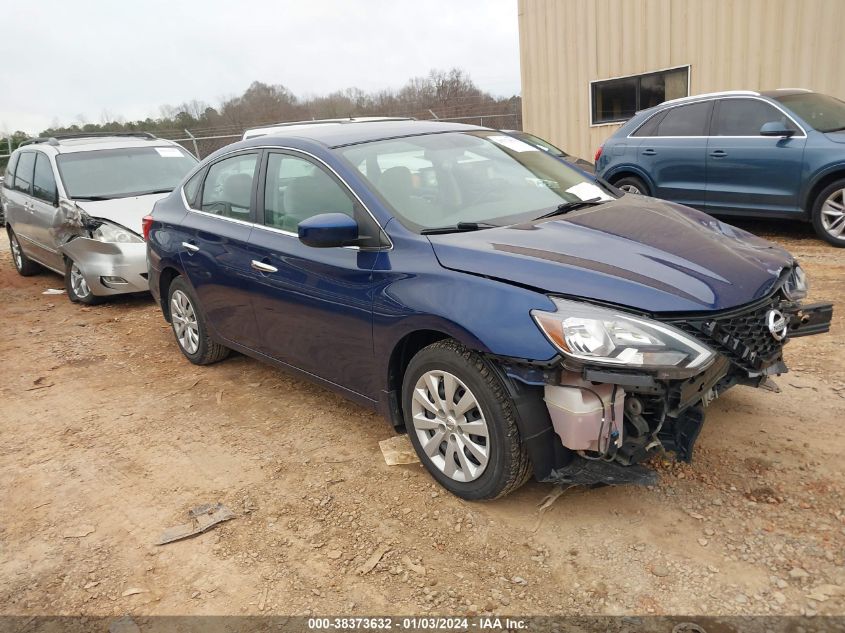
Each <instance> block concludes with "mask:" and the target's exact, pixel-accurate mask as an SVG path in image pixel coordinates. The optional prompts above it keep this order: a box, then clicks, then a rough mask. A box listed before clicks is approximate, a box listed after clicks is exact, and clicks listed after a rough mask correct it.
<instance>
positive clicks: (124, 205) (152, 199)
mask: <svg viewBox="0 0 845 633" xmlns="http://www.w3.org/2000/svg"><path fill="white" fill-rule="evenodd" d="M167 195H169V194H166V193H151V194H149V195H146V196H132V197H129V198H115V199H114V200H75V201H74V202H75V203H76V205H77V206H79V207H80V208H82V210H83V211H85V213H87V214H88V215H90V216H91V217H92V218H99V219H101V220H108V221H109V222H114V223H115V224H120V225H121V226H123V227H126V228H127V229H129V230H130V231H134V232H135V233H137V234H138V235H140V234H141V232H142V229H141V218H143V217H144V216H145V215H148V214H150V213H152V212H153V205H154V204H155V203H156V202H158V201H159V200H161V199H162V198H164V197H165V196H167Z"/></svg>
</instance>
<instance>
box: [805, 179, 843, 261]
mask: <svg viewBox="0 0 845 633" xmlns="http://www.w3.org/2000/svg"><path fill="white" fill-rule="evenodd" d="M812 216H813V228H814V229H815V230H816V234H817V235H818V236H819V237H820V238H822V239H823V240H825V241H826V242H828V243H829V244H833V245H834V246H838V247H840V248H842V247H845V178H843V179H841V180H837V181H836V182H832V183H831V184H829V185H828V186H827V187H825V188H824V189H822V190H821V191H820V192H819V195H817V196H816V199H815V201H814V202H813V211H812Z"/></svg>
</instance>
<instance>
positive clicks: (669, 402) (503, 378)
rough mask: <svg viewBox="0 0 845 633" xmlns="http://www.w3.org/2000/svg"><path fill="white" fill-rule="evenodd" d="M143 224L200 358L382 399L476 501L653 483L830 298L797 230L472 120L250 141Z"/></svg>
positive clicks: (765, 378)
mask: <svg viewBox="0 0 845 633" xmlns="http://www.w3.org/2000/svg"><path fill="white" fill-rule="evenodd" d="M144 232H145V238H146V239H147V244H148V265H149V277H150V289H151V291H152V293H153V295H154V296H155V297H156V299H157V300H158V301H159V303H160V305H161V309H162V311H163V313H164V317H165V318H166V319H167V320H168V321H169V322H170V323H171V324H172V327H173V332H174V335H175V338H176V342H177V344H178V346H179V349H180V350H181V352H182V354H184V356H185V357H186V358H187V359H188V360H189V361H190V362H192V363H194V364H196V365H206V364H209V363H213V362H216V361H220V360H222V359H223V358H225V357H226V356H227V354H228V353H229V351H230V350H237V351H239V352H241V353H244V354H247V355H249V356H252V357H254V358H257V359H260V360H263V361H266V362H268V363H271V364H274V365H276V366H278V367H280V368H284V369H287V370H290V371H293V372H296V373H298V374H300V375H302V376H305V377H307V378H308V379H311V380H313V381H316V382H317V383H319V384H321V385H324V386H325V387H327V388H329V389H332V390H334V391H337V392H339V393H341V394H344V395H345V396H347V397H349V398H352V399H354V400H355V401H357V402H359V403H361V404H363V405H365V406H368V407H372V408H373V409H375V410H378V411H380V412H382V413H383V414H384V416H385V417H386V418H387V419H388V420H389V421H390V422H391V423H392V425H393V426H394V427H395V429H397V430H398V431H400V432H407V433H408V435H409V437H410V440H411V442H412V444H413V446H414V448H415V449H416V451H417V453H418V454H419V457H420V459H421V461H422V463H423V464H424V465H425V467H426V468H427V469H428V470H429V472H430V473H431V474H432V476H433V477H434V478H435V479H436V480H437V481H438V482H440V483H441V484H442V485H443V486H444V487H445V488H447V489H448V490H450V491H451V492H453V493H454V494H456V495H458V496H460V497H463V498H465V499H491V498H495V497H499V496H501V495H504V494H506V493H508V492H510V491H512V490H514V489H516V488H517V487H519V486H520V485H521V484H522V483H524V482H525V481H526V480H527V479H528V478H530V477H531V476H532V474H533V475H534V476H536V477H537V478H538V479H539V480H541V481H554V482H569V483H580V484H593V483H623V482H644V481H650V480H651V473H650V471H648V470H647V469H646V468H645V467H643V466H642V465H640V463H641V462H643V461H645V460H647V459H648V458H649V457H651V456H652V455H654V454H655V453H657V452H660V451H662V450H670V451H674V452H676V453H677V455H678V456H679V457H680V458H681V459H687V460H688V459H690V458H691V456H692V451H693V444H694V442H695V439H696V437H697V436H698V432H699V430H700V427H701V424H702V422H703V420H704V408H705V406H706V405H707V403H709V402H710V401H711V400H712V399H713V398H715V397H717V396H719V395H720V394H721V393H723V392H724V391H725V390H726V389H728V388H730V387H732V386H733V385H737V384H742V385H747V386H751V387H761V386H762V387H769V386H771V376H772V375H773V374H779V373H782V372H785V371H786V366H785V365H784V362H783V356H782V350H783V345H784V344H785V343H786V342H787V341H788V340H789V338H792V337H795V336H801V335H806V334H816V333H821V332H825V331H827V329H828V327H829V324H830V318H831V313H832V307H831V306H830V305H829V304H815V305H802V302H801V300H802V299H803V297H804V296H805V294H806V279H805V276H804V273H803V271H802V270H801V268H800V266H798V264H797V263H796V262H795V261H794V260H793V258H792V257H791V256H790V255H789V254H788V253H787V252H785V251H784V250H782V249H780V248H778V247H776V246H773V245H772V244H769V243H767V242H765V241H763V240H761V239H758V238H755V237H753V236H751V235H749V234H748V233H745V232H743V231H741V230H738V229H735V228H733V227H731V226H729V225H726V224H723V223H722V222H719V221H717V220H714V219H712V218H711V217H709V216H707V215H705V214H703V213H700V212H698V211H695V210H693V209H690V208H687V207H683V206H680V205H677V204H672V203H669V202H661V201H657V200H653V199H650V198H645V197H641V196H626V195H620V191H619V190H618V189H615V188H612V187H609V186H606V185H603V184H601V183H600V182H596V181H594V180H592V179H589V178H588V177H587V176H586V175H584V174H583V173H582V172H581V171H580V170H578V169H575V168H573V167H571V166H569V165H567V164H566V163H564V162H562V161H559V160H557V159H556V158H554V157H553V156H551V155H549V154H548V153H547V152H544V151H541V150H539V149H537V148H536V147H535V146H533V145H531V144H528V143H525V142H524V141H522V140H520V139H518V138H514V137H512V136H509V135H507V134H504V133H502V132H497V131H495V130H489V129H485V128H480V127H475V126H469V125H460V124H452V123H443V122H425V121H391V122H366V123H360V122H359V123H349V124H347V125H338V126H321V127H314V128H313V129H311V130H300V131H298V133H297V135H296V136H268V137H262V138H258V139H254V140H248V141H243V142H239V143H235V144H233V145H230V146H228V147H226V148H223V149H222V150H220V151H218V152H217V153H215V154H213V155H212V156H209V157H208V158H207V159H206V160H204V161H203V162H202V163H201V164H200V165H199V167H198V168H197V169H195V170H194V171H193V172H192V173H191V174H189V175H188V176H187V177H186V179H185V181H184V182H183V183H182V185H181V186H180V187H178V188H177V189H176V190H175V191H174V192H173V194H171V195H170V196H168V197H166V198H164V199H163V200H161V201H159V202H158V203H157V204H156V206H155V210H154V212H153V214H152V215H151V216H148V217H147V218H146V219H145V225H144ZM338 423H339V424H342V423H344V422H343V421H342V420H339V421H338Z"/></svg>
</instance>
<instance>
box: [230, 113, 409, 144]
mask: <svg viewBox="0 0 845 633" xmlns="http://www.w3.org/2000/svg"><path fill="white" fill-rule="evenodd" d="M413 120H414V119H412V118H411V117H404V116H403V117H385V116H361V117H348V118H345V119H312V120H306V121H285V122H284V123H272V124H270V125H262V126H261V127H252V128H248V129H246V130H244V140H246V139H250V138H253V137H255V136H267V135H270V134H277V133H282V132H286V131H288V130H290V129H302V128H310V127H316V126H320V125H348V124H350V123H372V122H374V121H413Z"/></svg>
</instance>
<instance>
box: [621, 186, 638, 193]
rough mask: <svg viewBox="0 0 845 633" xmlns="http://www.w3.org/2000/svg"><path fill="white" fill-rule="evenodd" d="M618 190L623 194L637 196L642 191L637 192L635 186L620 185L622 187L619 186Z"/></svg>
mask: <svg viewBox="0 0 845 633" xmlns="http://www.w3.org/2000/svg"><path fill="white" fill-rule="evenodd" d="M619 188H620V189H621V190H622V191H624V192H625V193H638V194H642V191H640V190H639V188H638V187H637V186H636V185H622V186H621V187H619Z"/></svg>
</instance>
